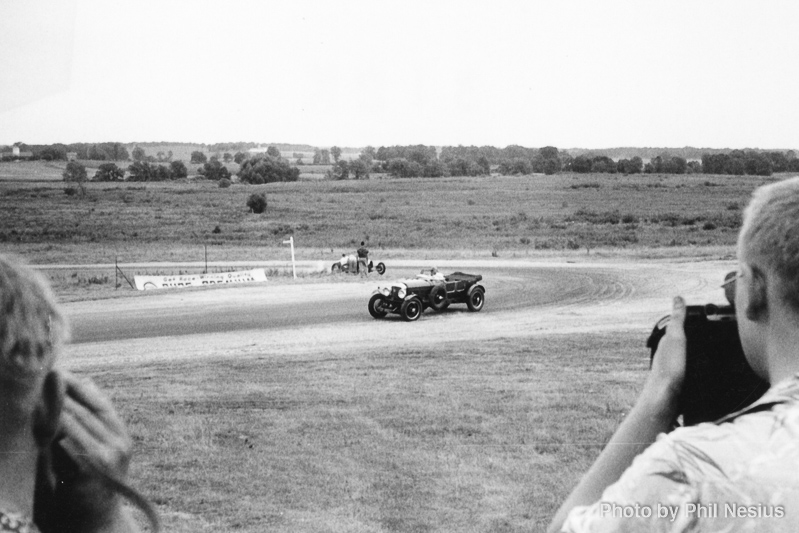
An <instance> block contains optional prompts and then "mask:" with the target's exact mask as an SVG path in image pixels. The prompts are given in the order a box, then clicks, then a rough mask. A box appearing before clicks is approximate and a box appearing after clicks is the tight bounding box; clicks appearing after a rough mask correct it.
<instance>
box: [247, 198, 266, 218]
mask: <svg viewBox="0 0 799 533" xmlns="http://www.w3.org/2000/svg"><path fill="white" fill-rule="evenodd" d="M247 207H249V208H250V211H252V212H253V213H255V214H257V215H260V214H261V213H263V212H265V211H266V195H265V194H258V193H253V194H251V195H250V197H249V198H248V199H247Z"/></svg>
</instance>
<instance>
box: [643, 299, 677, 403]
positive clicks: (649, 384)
mask: <svg viewBox="0 0 799 533" xmlns="http://www.w3.org/2000/svg"><path fill="white" fill-rule="evenodd" d="M685 312H686V311H685V300H683V299H682V297H680V296H676V297H675V298H674V300H673V302H672V310H671V318H670V319H669V324H668V326H667V327H666V334H665V335H664V336H663V338H662V339H661V340H660V343H659V344H658V349H657V351H656V352H655V356H654V357H653V359H652V371H651V372H650V373H649V377H648V379H647V381H646V384H645V386H644V391H643V393H642V398H649V399H652V400H657V401H665V402H668V403H670V404H671V403H676V400H677V397H678V396H679V395H680V391H681V390H682V384H683V381H684V380H685V356H686V350H687V345H688V341H687V339H686V337H685Z"/></svg>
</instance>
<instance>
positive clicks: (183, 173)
mask: <svg viewBox="0 0 799 533" xmlns="http://www.w3.org/2000/svg"><path fill="white" fill-rule="evenodd" d="M169 172H170V174H171V175H172V179H173V180H177V179H181V178H185V177H188V175H189V169H187V168H186V165H185V164H184V163H183V161H172V162H171V163H170V164H169Z"/></svg>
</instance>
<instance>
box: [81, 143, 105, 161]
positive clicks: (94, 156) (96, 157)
mask: <svg viewBox="0 0 799 533" xmlns="http://www.w3.org/2000/svg"><path fill="white" fill-rule="evenodd" d="M86 158H87V159H90V160H92V161H105V160H107V159H109V157H108V152H106V151H105V150H104V149H103V147H102V146H97V145H96V144H93V145H92V146H91V147H90V148H89V151H88V153H87V154H86Z"/></svg>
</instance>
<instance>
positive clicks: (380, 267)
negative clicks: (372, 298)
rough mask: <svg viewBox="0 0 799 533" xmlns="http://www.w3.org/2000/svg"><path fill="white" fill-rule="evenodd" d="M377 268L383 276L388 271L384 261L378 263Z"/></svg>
mask: <svg viewBox="0 0 799 533" xmlns="http://www.w3.org/2000/svg"><path fill="white" fill-rule="evenodd" d="M375 270H377V273H378V274H380V275H381V276H382V275H383V274H385V273H386V265H384V264H383V263H377V266H376V267H375Z"/></svg>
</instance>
